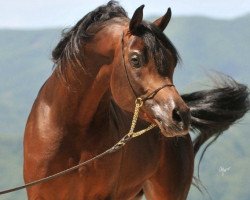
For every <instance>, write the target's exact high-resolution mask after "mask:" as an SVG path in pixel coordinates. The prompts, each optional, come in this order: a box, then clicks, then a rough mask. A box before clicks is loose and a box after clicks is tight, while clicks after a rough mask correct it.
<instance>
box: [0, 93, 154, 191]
mask: <svg viewBox="0 0 250 200" xmlns="http://www.w3.org/2000/svg"><path fill="white" fill-rule="evenodd" d="M143 103H144V102H143V100H142V99H141V98H137V99H136V101H135V111H134V115H133V119H132V122H131V127H130V130H129V132H128V133H127V134H126V135H125V136H124V137H123V138H122V139H120V140H119V141H118V142H117V143H116V144H115V145H114V146H112V147H111V148H109V149H107V150H106V151H104V152H102V153H101V154H98V155H97V156H95V157H93V158H91V159H89V160H87V161H85V162H82V163H79V164H78V165H75V166H73V167H71V168H68V169H66V170H63V171H61V172H58V173H55V174H53V175H50V176H47V177H45V178H42V179H39V180H36V181H32V182H30V183H27V184H25V185H21V186H18V187H15V188H11V189H7V190H3V191H0V195H2V194H7V193H10V192H14V191H18V190H21V189H24V188H28V187H32V186H34V185H38V184H41V183H44V182H47V181H49V180H51V179H55V178H57V177H59V176H63V175H65V174H68V173H69V172H72V171H74V170H76V169H78V168H79V167H81V166H84V165H87V164H88V163H90V162H92V161H94V160H97V159H99V158H101V157H103V156H105V155H106V154H110V153H114V152H116V151H118V150H119V149H121V148H122V147H123V146H125V145H126V144H127V142H129V141H130V140H131V139H132V138H135V137H138V136H140V135H142V134H144V133H146V132H147V131H149V130H151V129H152V128H154V127H155V126H156V125H154V124H151V125H150V126H149V127H147V128H145V129H143V130H141V131H137V132H134V129H135V126H136V123H137V119H138V116H139V112H140V108H141V107H142V106H143Z"/></svg>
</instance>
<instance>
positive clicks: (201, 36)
mask: <svg viewBox="0 0 250 200" xmlns="http://www.w3.org/2000/svg"><path fill="white" fill-rule="evenodd" d="M151 18H152V19H155V17H154V16H152V17H150V18H149V19H151ZM60 33H61V29H41V30H7V29H2V30H0V190H1V189H5V188H8V187H12V186H16V185H19V184H22V183H23V180H22V159H23V156H22V138H23V130H24V126H25V122H26V119H27V116H28V114H29V111H30V109H31V106H32V103H33V101H34V98H35V97H36V95H37V92H38V90H39V88H40V87H41V85H42V84H43V83H44V81H45V80H46V79H47V78H48V76H49V75H50V74H51V72H52V67H53V63H52V62H51V59H50V58H51V50H52V49H53V47H54V46H55V45H56V44H57V42H58V40H59V38H60ZM166 34H167V35H168V37H169V38H170V39H171V40H172V41H173V43H174V44H175V46H176V47H177V49H178V50H179V52H180V55H181V57H182V64H181V65H180V66H179V67H178V68H177V69H176V72H175V76H174V77H175V78H174V79H175V80H174V81H175V84H176V85H177V88H178V89H179V91H181V93H185V92H192V91H196V90H200V89H203V88H212V87H213V83H212V82H211V81H210V80H209V79H208V76H207V74H208V73H210V72H211V71H220V72H223V73H225V74H228V75H230V76H232V77H233V78H235V79H236V80H237V81H239V82H241V83H245V84H247V85H249V84H250V79H249V76H250V73H249V72H250V70H249V68H250V15H245V16H243V17H239V18H236V19H227V20H215V19H209V18H205V17H177V18H174V19H173V20H172V21H171V23H170V25H169V27H168V28H167V30H166ZM249 130H250V116H249V114H248V115H247V116H246V117H245V118H244V120H241V121H240V122H239V123H238V124H236V125H234V126H233V127H232V128H231V129H230V130H228V131H226V132H225V133H224V135H223V136H221V137H220V138H219V139H218V140H217V142H216V143H215V144H214V145H212V146H211V147H210V148H209V149H208V151H207V153H206V154H205V157H204V159H203V161H202V164H201V172H200V173H201V180H202V182H203V184H204V185H205V186H206V188H207V190H208V193H209V194H210V196H211V197H212V199H214V200H236V199H239V200H249V199H250V190H249V185H250V178H249V172H248V170H249V168H250V145H249V144H250V137H248V136H249ZM226 168H229V170H227V171H226V172H225V173H223V171H222V170H221V169H226ZM0 199H6V200H7V199H10V200H24V199H26V196H25V192H24V191H20V192H16V193H13V194H10V195H4V196H0ZM201 199H209V195H208V194H206V193H204V194H203V195H202V194H201V193H200V192H199V191H198V190H197V189H196V188H195V187H192V188H191V191H190V194H189V200H201Z"/></svg>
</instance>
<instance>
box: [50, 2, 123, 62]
mask: <svg viewBox="0 0 250 200" xmlns="http://www.w3.org/2000/svg"><path fill="white" fill-rule="evenodd" d="M115 17H125V18H127V13H126V11H125V10H124V9H123V8H122V7H121V6H120V5H119V4H118V3H117V2H116V1H109V2H108V4H107V5H103V6H100V7H98V8H96V9H95V10H93V11H92V12H89V13H88V14H87V15H85V16H84V17H83V18H82V19H81V20H80V21H78V22H77V24H76V25H75V26H74V27H72V28H71V29H70V30H68V31H66V32H63V34H62V35H63V38H62V39H61V40H60V42H59V43H58V44H57V46H56V47H55V49H54V50H53V52H52V59H53V61H54V63H55V64H58V65H60V64H62V62H63V60H64V59H66V60H67V59H68V60H71V61H75V62H77V59H76V55H77V52H79V45H80V44H81V41H84V40H87V39H89V38H91V36H92V34H90V33H88V31H87V30H88V28H89V27H90V26H91V25H93V24H96V23H102V22H105V21H107V20H110V19H112V18H115Z"/></svg>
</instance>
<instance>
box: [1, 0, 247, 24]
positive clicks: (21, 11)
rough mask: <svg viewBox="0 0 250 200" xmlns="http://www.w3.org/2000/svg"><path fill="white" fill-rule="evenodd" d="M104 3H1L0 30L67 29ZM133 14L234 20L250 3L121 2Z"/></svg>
mask: <svg viewBox="0 0 250 200" xmlns="http://www.w3.org/2000/svg"><path fill="white" fill-rule="evenodd" d="M106 2H107V1H104V0H0V13H1V14H0V28H45V27H68V26H70V25H73V24H74V23H75V22H76V21H77V20H79V19H80V18H81V17H82V16H84V15H85V14H86V13H87V12H89V11H91V10H93V9H94V8H96V7H97V6H99V5H102V4H104V3H106ZM119 2H120V3H121V5H122V6H123V7H124V8H125V9H126V10H127V11H128V14H129V16H131V15H132V14H133V11H134V10H135V8H136V7H138V6H140V5H141V4H145V6H146V7H145V9H144V13H145V15H146V16H148V15H152V14H163V13H164V12H165V11H166V10H167V8H168V7H171V8H172V12H173V16H183V15H188V16H190V15H203V16H208V17H212V18H222V19H228V18H235V17H238V16H242V15H245V14H247V13H250V1H249V0H208V1H202V0H179V1H178V0H175V1H174V0H144V1H142V0H140V1H139V0H131V1H128V0H120V1H119Z"/></svg>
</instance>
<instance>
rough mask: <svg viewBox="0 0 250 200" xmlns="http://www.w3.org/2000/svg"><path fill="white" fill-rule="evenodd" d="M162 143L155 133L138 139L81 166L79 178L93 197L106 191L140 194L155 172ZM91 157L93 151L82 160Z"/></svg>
mask: <svg viewBox="0 0 250 200" xmlns="http://www.w3.org/2000/svg"><path fill="white" fill-rule="evenodd" d="M159 146H160V145H159V143H158V142H157V140H155V138H154V136H150V135H148V136H142V137H141V138H138V139H135V140H133V141H131V142H130V143H129V144H127V146H125V147H124V148H123V149H121V150H120V151H118V152H115V153H113V154H110V155H107V156H105V157H103V158H101V159H98V160H96V161H94V162H92V163H90V164H88V165H86V166H84V167H80V168H79V170H78V172H77V173H78V181H80V182H81V184H80V185H81V186H80V185H79V186H80V187H81V188H84V190H85V191H86V192H87V193H89V195H90V196H91V195H92V194H106V196H109V195H111V196H117V195H118V196H124V197H125V196H127V199H128V197H129V196H130V195H134V194H136V193H138V192H139V190H140V189H141V188H142V184H143V182H144V180H145V179H147V178H149V177H150V176H151V175H152V174H153V173H154V172H155V170H156V168H157V163H158V161H159V154H160V147H159ZM91 157H93V154H92V153H89V152H88V153H87V152H82V153H81V159H80V162H82V161H84V160H88V159H89V158H91ZM93 186H94V187H93ZM115 199H116V198H115Z"/></svg>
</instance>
